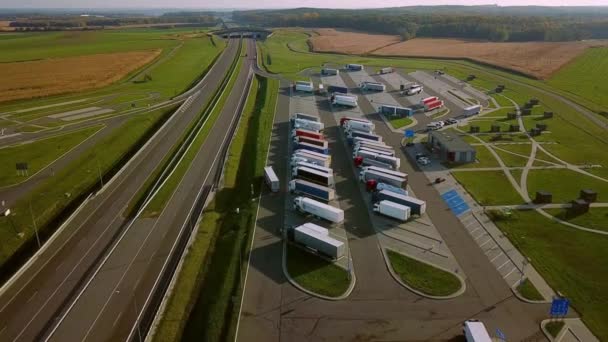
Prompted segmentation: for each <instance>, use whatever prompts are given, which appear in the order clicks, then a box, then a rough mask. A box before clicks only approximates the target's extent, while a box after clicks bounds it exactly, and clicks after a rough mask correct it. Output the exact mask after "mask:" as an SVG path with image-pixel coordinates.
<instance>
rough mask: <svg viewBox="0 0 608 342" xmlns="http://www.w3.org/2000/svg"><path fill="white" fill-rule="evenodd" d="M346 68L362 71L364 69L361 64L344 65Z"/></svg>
mask: <svg viewBox="0 0 608 342" xmlns="http://www.w3.org/2000/svg"><path fill="white" fill-rule="evenodd" d="M344 68H345V69H346V70H349V71H361V70H363V65H361V64H346V65H345V66H344Z"/></svg>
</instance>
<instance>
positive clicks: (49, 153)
mask: <svg viewBox="0 0 608 342" xmlns="http://www.w3.org/2000/svg"><path fill="white" fill-rule="evenodd" d="M102 127H103V126H102V125H97V126H93V127H89V128H85V129H81V130H78V131H75V132H70V133H67V134H60V135H56V136H53V137H50V138H47V139H43V140H36V141H34V142H32V143H28V144H22V145H21V144H20V145H15V146H12V147H6V148H2V149H0V160H2V163H0V187H3V186H7V185H11V184H16V183H20V182H23V181H25V180H26V179H27V178H28V177H25V176H17V173H16V171H15V164H16V163H19V162H27V163H28V167H29V175H30V176H32V175H34V174H35V173H37V172H38V171H40V170H42V169H43V168H45V167H46V166H47V165H49V164H50V163H52V162H53V161H54V160H56V159H57V158H59V157H61V156H62V155H63V154H65V153H66V152H68V151H69V150H71V149H72V148H74V147H75V146H76V145H78V144H80V143H81V142H83V141H84V140H85V139H87V138H89V137H90V136H92V135H93V134H95V133H96V132H97V131H99V130H100V129H101V128H102Z"/></svg>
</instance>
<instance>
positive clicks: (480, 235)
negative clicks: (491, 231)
mask: <svg viewBox="0 0 608 342" xmlns="http://www.w3.org/2000/svg"><path fill="white" fill-rule="evenodd" d="M484 235H488V234H487V233H486V232H481V234H479V235H478V236H477V237H476V238H475V239H474V240H475V241H477V240H478V239H479V238H480V237H482V236H484Z"/></svg>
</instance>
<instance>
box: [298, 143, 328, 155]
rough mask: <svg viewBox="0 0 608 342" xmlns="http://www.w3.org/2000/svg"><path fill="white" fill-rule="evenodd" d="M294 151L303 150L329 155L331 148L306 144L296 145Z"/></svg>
mask: <svg viewBox="0 0 608 342" xmlns="http://www.w3.org/2000/svg"><path fill="white" fill-rule="evenodd" d="M294 149H302V150H308V151H312V152H317V153H321V154H329V148H327V147H322V146H317V145H313V144H309V143H306V142H297V143H294Z"/></svg>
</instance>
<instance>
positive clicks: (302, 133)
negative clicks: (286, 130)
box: [291, 129, 325, 140]
mask: <svg viewBox="0 0 608 342" xmlns="http://www.w3.org/2000/svg"><path fill="white" fill-rule="evenodd" d="M291 136H292V137H307V138H313V139H320V140H322V139H325V137H324V136H323V134H322V133H319V132H315V131H310V130H307V129H294V130H292V131H291Z"/></svg>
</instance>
